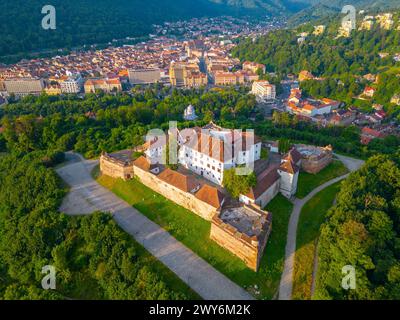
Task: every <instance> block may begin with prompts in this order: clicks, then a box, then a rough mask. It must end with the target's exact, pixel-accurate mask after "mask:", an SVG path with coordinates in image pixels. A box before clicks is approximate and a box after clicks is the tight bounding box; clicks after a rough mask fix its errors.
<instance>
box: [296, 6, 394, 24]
mask: <svg viewBox="0 0 400 320" xmlns="http://www.w3.org/2000/svg"><path fill="white" fill-rule="evenodd" d="M294 1H296V0H294ZM299 1H301V2H303V5H305V6H306V7H305V8H304V9H303V10H301V11H298V12H296V13H294V14H293V15H292V17H291V18H290V20H289V23H290V25H292V26H296V25H299V24H301V23H304V22H307V21H310V20H316V19H321V18H325V17H328V16H331V15H333V14H338V13H340V12H341V10H342V8H343V7H344V6H345V5H348V4H351V5H353V6H354V7H355V8H356V9H357V10H358V11H360V10H367V11H371V12H377V11H382V10H387V9H396V8H400V2H399V1H398V0H353V1H351V3H349V1H347V0H299Z"/></svg>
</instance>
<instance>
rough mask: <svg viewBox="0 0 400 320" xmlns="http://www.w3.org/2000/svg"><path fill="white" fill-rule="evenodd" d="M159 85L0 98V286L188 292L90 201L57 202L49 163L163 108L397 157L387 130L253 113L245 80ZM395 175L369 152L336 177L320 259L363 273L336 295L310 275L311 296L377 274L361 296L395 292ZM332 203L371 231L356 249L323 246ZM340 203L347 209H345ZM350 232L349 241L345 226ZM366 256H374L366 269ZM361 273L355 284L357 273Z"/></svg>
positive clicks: (111, 144) (124, 293) (43, 294)
mask: <svg viewBox="0 0 400 320" xmlns="http://www.w3.org/2000/svg"><path fill="white" fill-rule="evenodd" d="M169 90H170V89H168V88H162V87H157V88H156V87H152V88H147V89H136V90H134V92H131V93H122V94H117V95H106V94H103V93H100V92H98V93H97V94H92V95H87V96H86V97H85V98H83V99H81V98H77V97H74V96H69V97H54V96H52V97H50V96H46V95H42V96H39V97H25V98H23V99H22V100H20V101H15V102H11V103H10V104H8V105H7V106H5V108H4V109H3V110H2V117H3V118H2V126H3V133H2V134H0V262H1V263H0V266H1V267H0V278H1V279H2V280H4V281H1V282H0V297H2V298H5V299H21V298H26V299H60V298H101V299H102V298H104V299H158V298H161V299H164V298H165V299H180V298H190V297H193V296H192V295H193V294H192V293H191V292H190V291H188V290H187V289H186V291H185V290H183V289H182V284H180V285H176V282H177V280H174V281H171V280H170V279H171V277H172V275H171V274H168V271H167V270H165V268H164V269H163V267H162V266H160V265H158V264H157V263H156V261H154V260H153V259H154V258H151V256H149V255H148V254H147V253H146V252H145V251H144V250H143V248H141V247H140V246H139V245H138V244H136V243H135V242H134V241H133V240H132V239H130V238H129V237H128V236H127V235H126V234H125V233H124V232H122V231H121V230H120V229H119V228H118V227H117V225H116V224H115V223H114V222H113V220H112V218H111V217H110V216H109V215H107V214H103V213H97V214H95V215H93V216H88V217H80V218H73V219H72V218H68V217H66V216H64V215H61V214H59V213H58V212H57V208H58V206H59V203H60V200H61V198H62V196H63V195H64V193H65V189H64V187H63V186H62V185H61V184H60V181H59V179H58V178H57V176H56V174H55V173H54V171H53V169H52V167H53V166H54V165H56V164H58V163H60V162H61V161H63V151H67V150H75V151H78V152H81V153H83V154H85V155H86V156H87V157H95V156H97V155H99V153H100V152H101V151H103V150H105V151H114V150H120V149H124V148H129V147H132V146H135V145H139V144H141V143H142V142H143V137H144V135H145V134H146V132H147V130H148V129H149V128H153V127H157V128H160V127H161V128H163V129H166V128H167V127H168V121H169V120H178V121H179V124H178V126H179V127H186V126H193V125H203V124H205V123H207V122H208V121H210V120H214V121H216V122H217V123H218V124H220V125H223V126H226V127H231V128H243V129H245V128H254V129H255V131H256V134H258V135H260V136H262V137H263V138H264V139H270V138H273V139H280V140H282V139H286V140H288V141H292V142H295V141H299V142H306V143H312V144H317V145H327V144H333V146H334V149H335V150H336V151H337V152H338V151H341V152H344V153H347V154H353V155H357V156H360V157H369V156H373V155H376V154H378V153H385V154H388V155H391V156H392V157H395V156H394V155H396V154H397V159H398V156H399V155H400V152H399V151H400V150H399V146H400V141H399V138H396V137H393V136H390V137H387V138H385V139H383V140H380V141H375V140H374V141H372V142H371V143H370V145H368V146H362V145H361V144H360V143H359V139H360V133H359V129H358V128H356V127H348V128H340V127H327V128H319V127H318V126H316V125H314V124H310V123H307V122H302V121H298V119H297V118H295V117H292V116H290V115H288V114H287V113H282V114H279V113H276V114H274V116H273V119H272V121H268V120H264V118H263V117H262V116H261V115H260V114H258V113H257V111H256V110H255V108H254V107H255V101H254V97H253V96H252V95H248V94H247V90H246V89H245V88H242V89H241V90H236V89H234V88H226V89H223V90H217V91H209V92H206V91H203V90H182V91H176V90H173V91H172V92H169ZM168 92H169V93H168ZM188 104H193V105H194V106H195V108H196V112H197V114H198V115H199V116H200V120H198V121H197V122H190V123H189V122H184V121H182V114H183V110H184V108H185V107H186V106H187V105H188ZM249 118H252V120H250V119H249ZM381 166H382V167H381ZM360 179H361V180H360ZM374 179H375V180H374ZM396 179H397V180H399V179H400V178H399V169H398V168H397V167H396V165H395V164H394V162H392V161H391V160H389V159H388V158H387V157H386V156H377V157H375V158H373V159H372V160H370V161H369V162H368V165H367V166H366V167H364V168H363V170H362V171H360V173H356V174H353V175H352V176H351V178H350V179H349V180H348V182H346V183H345V184H344V185H343V189H342V192H341V195H340V197H339V199H338V206H337V207H335V209H333V211H332V212H333V213H332V218H330V219H329V220H328V222H327V226H326V227H325V228H330V229H332V231H330V233H328V234H327V235H325V233H327V231H324V234H323V237H325V239H328V238H327V237H328V236H329V237H330V238H329V241H328V240H326V241H325V240H324V238H323V239H322V240H321V246H323V245H324V243H325V245H326V246H328V245H331V246H330V247H329V248H328V249H327V250H331V251H327V252H330V254H329V255H328V256H327V257H325V258H324V257H322V258H321V259H328V258H329V259H337V263H342V262H343V263H344V262H345V261H346V264H348V263H353V260H354V259H355V260H354V263H356V264H357V266H358V265H360V266H361V267H365V268H367V269H366V270H367V271H365V273H363V272H364V271H363V269H360V271H359V272H361V276H360V279H364V278H362V277H364V276H365V277H366V279H367V280H368V281H370V284H368V285H366V288H367V289H365V290H364V291H363V293H359V295H357V296H346V295H342V296H340V294H342V293H341V292H339V291H337V290H339V289H337V288H336V287H332V288H331V287H330V283H329V282H321V283H320V286H319V288H320V289H319V291H318V292H319V293H318V294H319V295H320V297H323V298H329V297H334V298H336V297H343V298H347V297H348V298H365V297H366V296H367V294H368V295H369V294H370V293H371V292H372V290H373V288H374V287H375V286H376V287H382V286H383V284H388V286H387V288H386V289H385V291H382V290H381V289H380V290H381V291H379V292H380V293H379V294H378V293H375V294H374V295H373V296H371V295H369V297H373V298H384V297H386V296H390V295H393V296H395V295H396V292H397V291H396V290H398V288H397V287H396V283H398V281H397V280H396V279H397V277H398V274H397V273H396V272H397V271H396V270H397V268H398V267H397V266H396V264H395V263H394V260H395V259H396V257H397V259H398V254H399V253H398V248H397V247H398V244H397V242H398V238H399V237H398V232H399V230H398V224H399V217H398V212H397V211H398V203H397V202H396V201H397V200H396V199H398V198H399V194H398V193H399V181H397V180H396ZM250 180H251V179H250ZM250 180H249V181H247V182H246V183H248V184H249V185H251V184H252V183H253V181H250ZM352 181H354V182H352ZM362 181H364V182H362ZM365 181H368V185H367V184H365ZM373 181H376V182H373ZM370 182H371V183H370ZM347 184H348V186H347ZM241 186H242V183H241V184H240V186H239V187H241ZM236 187H237V186H236ZM236 187H235V186H234V188H233V189H232V190H233V191H234V189H235V188H236ZM349 197H350V198H349ZM352 199H353V200H352ZM352 201H354V204H353V202H352ZM363 206H365V208H364V207H363ZM339 210H340V211H339ZM352 210H354V211H352ZM396 210H397V211H396ZM334 212H338V213H337V215H339V214H340V215H341V217H340V219H345V220H346V219H353V220H354V221H355V222H354V221H350V222H349V225H350V226H352V225H353V224H356V225H357V226H359V224H361V223H362V224H365V226H364V228H365V229H366V230H367V231H365V232H364V231H363V230H364V229H362V227H360V230H361V231H360V234H359V236H360V237H362V239H364V237H367V238H368V239H370V238H371V239H372V235H376V236H377V238H376V239H375V238H374V241H372V240H371V242H367V243H366V244H365V247H362V248H361V249H362V250H365V252H364V251H360V252H361V253H363V254H364V255H361V256H356V257H355V258H354V259H353V258H352V256H351V255H350V254H352V253H353V251H352V250H351V246H350V245H349V244H348V243H347V242H346V243H347V245H348V247H347V251H343V252H342V251H341V250H342V248H341V247H340V248H336V247H334V246H335V245H341V244H342V242H341V241H339V240H337V239H336V237H339V236H338V235H342V234H343V232H347V231H346V230H342V229H340V225H338V224H337V222H336V220H335V219H334V217H336V215H335V214H334ZM348 212H353V213H352V214H351V215H350V214H348ZM363 213H365V217H364V218H363V217H362V214H363ZM388 217H389V218H390V219H389V218H388ZM363 219H364V220H363ZM390 221H392V224H391V222H390ZM381 222H382V224H380V223H381ZM331 223H332V225H331ZM392 226H393V230H392V231H390V230H391V229H390V228H392ZM330 229H329V230H330ZM357 230H358V229H357ZM388 230H389V231H388ZM349 232H350V231H349ZM362 232H364V233H365V234H364V233H362ZM396 232H397V235H396ZM370 233H371V236H369V234H370ZM356 236H358V234H357V235H355V236H354V237H356ZM396 237H397V238H396ZM100 239H101V241H100ZM331 239H334V240H333V241H331ZM349 239H350V240H349V241H353V240H354V241H358V240H357V239H356V238H349ZM396 239H397V240H396ZM346 243H345V244H346ZM45 244H47V245H45ZM367 244H368V246H367ZM356 248H358V247H356ZM344 249H346V248H344ZM344 249H343V250H344ZM361 249H360V250H361ZM383 249H384V250H386V251H387V252H386V251H384V252H385V255H386V253H388V255H387V257H388V258H387V259H386V258H383V257H381V255H380V252H383V251H382V250H383ZM337 251H338V252H339V253H336V252H337ZM357 252H359V251H357ZM367 254H368V255H369V256H368V257H370V261H372V262H368V264H367V265H362V261H361V260H357V259H361V258H362V257H364V256H365V255H367ZM335 261H336V260H335ZM347 261H350V262H347ZM368 261H369V260H368ZM150 262H151V263H150ZM324 263H325V265H326V264H330V263H331V261H330V260H329V261H328V260H326V261H325V260H323V262H321V264H322V267H321V272H328V273H329V272H330V271H329V270H330V269H329V270H327V269H326V268H324V267H323V266H324ZM47 264H54V265H55V266H56V267H57V270H59V272H58V277H59V278H57V279H58V281H59V282H58V287H57V288H58V289H57V291H52V292H48V291H43V290H40V289H39V288H40V279H41V278H42V277H43V275H42V274H41V273H40V270H41V268H42V266H43V265H47ZM374 266H376V268H375V269H371V268H373V267H374ZM361 267H360V268H361ZM378 269H379V270H378ZM324 270H325V271H324ZM332 272H333V271H332ZM335 277H337V274H333V273H332V274H328V275H327V279H328V280H329V279H333V280H332V281H334V280H336V278H335ZM364 280H365V279H364ZM364 280H363V282H362V283H361V284H362V285H363V284H364V283H366V280H365V281H364ZM360 281H361V280H360ZM396 281H397V282H396ZM171 283H173V284H174V283H175V284H174V285H171ZM361 284H360V285H361ZM150 288H151V290H150ZM177 288H179V289H177ZM396 288H397V289H396ZM368 290H369V291H368ZM182 292H185V293H182Z"/></svg>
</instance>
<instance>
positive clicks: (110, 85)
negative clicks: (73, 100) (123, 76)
mask: <svg viewBox="0 0 400 320" xmlns="http://www.w3.org/2000/svg"><path fill="white" fill-rule="evenodd" d="M84 87H85V93H95V92H96V90H101V91H104V92H106V93H112V92H120V91H122V85H121V81H119V80H118V79H89V80H87V81H86V82H85V86H84Z"/></svg>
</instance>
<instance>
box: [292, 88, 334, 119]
mask: <svg viewBox="0 0 400 320" xmlns="http://www.w3.org/2000/svg"><path fill="white" fill-rule="evenodd" d="M340 105H341V102H339V101H335V100H332V99H329V98H323V99H309V98H307V99H303V98H302V92H301V90H300V89H292V90H291V94H290V96H289V99H288V101H287V104H286V110H287V111H288V112H289V113H291V114H296V115H300V116H305V117H309V118H313V117H317V116H322V115H327V114H330V113H332V112H333V111H335V110H337V109H338V108H339V107H340Z"/></svg>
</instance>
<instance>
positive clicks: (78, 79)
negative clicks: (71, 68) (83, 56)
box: [59, 73, 84, 94]
mask: <svg viewBox="0 0 400 320" xmlns="http://www.w3.org/2000/svg"><path fill="white" fill-rule="evenodd" d="M59 83H60V88H61V92H62V93H67V94H77V93H79V92H81V91H82V89H83V83H84V80H83V78H82V76H81V75H80V74H79V73H77V74H71V73H69V75H68V78H67V79H66V80H64V81H60V82H59Z"/></svg>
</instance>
